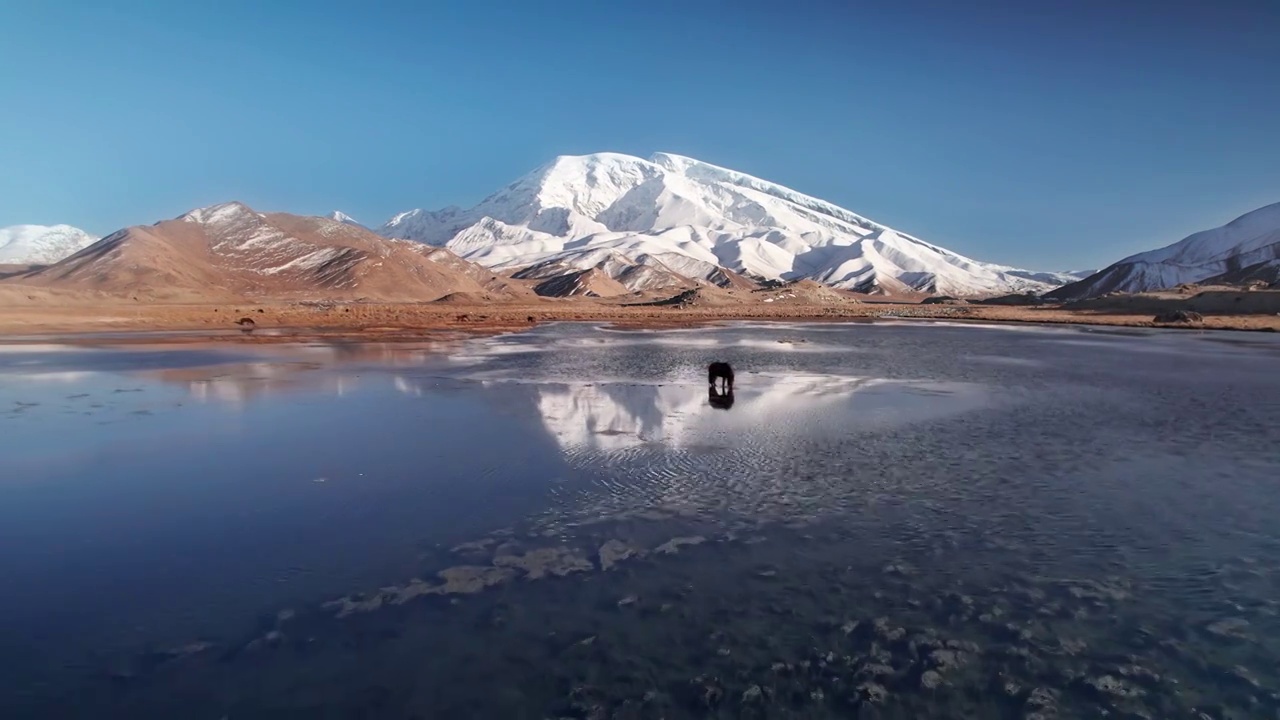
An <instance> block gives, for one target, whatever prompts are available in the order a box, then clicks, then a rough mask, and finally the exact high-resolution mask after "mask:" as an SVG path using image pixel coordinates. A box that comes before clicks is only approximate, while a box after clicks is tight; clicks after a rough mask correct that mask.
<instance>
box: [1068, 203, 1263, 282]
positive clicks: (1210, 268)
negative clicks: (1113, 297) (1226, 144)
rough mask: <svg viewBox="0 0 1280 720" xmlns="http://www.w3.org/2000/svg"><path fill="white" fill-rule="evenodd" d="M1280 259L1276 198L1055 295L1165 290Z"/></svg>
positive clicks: (1243, 273) (1251, 269)
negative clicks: (1251, 210)
mask: <svg viewBox="0 0 1280 720" xmlns="http://www.w3.org/2000/svg"><path fill="white" fill-rule="evenodd" d="M1278 263H1280V203H1275V204H1274V205H1267V206H1266V207H1263V208H1259V209H1257V210H1254V211H1253V212H1250V213H1246V214H1244V215H1241V216H1240V217H1238V218H1236V219H1235V220H1232V221H1231V222H1229V223H1227V224H1226V225H1223V226H1222V227H1218V228H1213V229H1212V230H1204V231H1202V232H1198V233H1195V234H1193V235H1190V236H1188V237H1186V238H1184V239H1182V240H1180V241H1178V242H1176V243H1174V244H1172V245H1169V246H1167V247H1163V248H1160V249H1159V250H1150V251H1148V252H1143V253H1138V254H1137V255H1132V256H1130V257H1127V258H1125V259H1123V260H1121V261H1120V262H1118V263H1116V264H1114V265H1111V266H1110V267H1107V268H1105V269H1103V270H1101V271H1099V272H1098V273H1095V274H1094V275H1092V276H1090V277H1088V278H1085V279H1084V280H1081V281H1080V282H1077V283H1073V284H1071V285H1067V286H1065V287H1062V288H1060V289H1058V290H1056V291H1054V292H1053V293H1051V296H1052V297H1054V298H1057V299H1060V300H1078V299H1082V298H1090V297H1097V296H1099V295H1105V294H1107V293H1109V292H1143V291H1147V290H1159V289H1162V288H1171V287H1175V286H1177V285H1181V284H1182V283H1196V282H1200V281H1202V280H1207V279H1209V278H1213V277H1215V276H1219V277H1230V276H1232V275H1241V276H1248V275H1249V274H1250V272H1254V273H1260V272H1262V271H1264V270H1265V269H1267V268H1274V267H1275V265H1277V264H1278ZM1273 272H1274V271H1273Z"/></svg>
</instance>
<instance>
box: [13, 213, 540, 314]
mask: <svg viewBox="0 0 1280 720" xmlns="http://www.w3.org/2000/svg"><path fill="white" fill-rule="evenodd" d="M6 282H20V283H22V284H26V285H34V286H46V287H52V288H73V289H78V290H93V291H99V292H106V293H114V294H128V295H133V296H135V297H141V296H146V297H149V298H159V299H173V298H202V299H203V298H241V297H295V298H308V297H323V298H325V299H376V300H384V301H423V300H431V299H434V298H439V297H442V296H445V295H448V294H452V293H459V292H464V293H472V294H474V295H476V296H477V297H491V296H495V295H496V296H499V297H501V296H507V295H510V296H528V295H531V293H530V292H529V291H527V290H526V289H525V288H523V287H520V286H518V285H512V284H510V283H507V282H505V281H504V280H502V279H501V278H499V277H497V276H496V275H494V274H493V273H491V272H489V271H487V270H485V269H483V268H480V267H478V266H476V265H474V264H473V263H468V262H466V261H463V260H461V259H460V258H457V257H456V256H454V255H453V254H452V253H450V252H448V251H447V250H444V249H441V248H434V247H430V246H425V245H422V244H418V243H410V242H404V241H397V240H390V239H387V238H383V237H381V236H379V235H376V234H374V233H372V232H370V231H369V230H366V229H364V228H362V227H359V226H358V225H353V224H350V223H344V222H339V221H336V220H332V219H328V218H322V217H308V216H298V215H290V214H287V213H271V214H264V213H259V212H257V211H255V210H253V209H252V208H250V207H248V206H247V205H244V204H243V203H240V202H228V203H221V204H218V205H211V206H209V207H205V208H198V209H195V210H191V211H189V212H187V213H184V214H183V215H180V216H178V217H177V218H174V219H171V220H163V221H160V222H157V223H155V224H153V225H147V226H141V225H139V226H133V227H128V228H124V229H121V230H118V231H116V232H114V233H112V234H110V235H108V236H107V237H105V238H103V239H101V240H99V241H98V242H96V243H94V244H92V245H90V246H88V247H86V248H84V249H82V250H80V251H79V252H77V253H75V254H74V255H71V256H70V257H68V258H65V259H63V260H62V261H60V262H58V263H55V264H53V265H50V266H48V267H45V268H42V269H38V270H34V271H31V272H28V273H25V274H23V275H21V276H18V277H16V278H10V279H8V280H6Z"/></svg>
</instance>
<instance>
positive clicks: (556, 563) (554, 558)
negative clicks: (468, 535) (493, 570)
mask: <svg viewBox="0 0 1280 720" xmlns="http://www.w3.org/2000/svg"><path fill="white" fill-rule="evenodd" d="M493 564H494V566H496V567H498V568H519V569H521V570H524V572H525V577H526V578H528V579H529V580H538V579H541V578H544V577H546V576H547V575H555V576H557V577H564V576H565V575H569V574H571V573H576V572H588V571H591V570H594V569H595V565H593V564H592V563H591V561H590V560H587V559H586V558H585V557H583V556H582V555H580V554H578V552H577V551H575V550H572V549H570V548H566V547H553V548H539V549H537V550H530V551H529V552H527V553H525V554H523V555H499V556H497V557H495V558H494V559H493Z"/></svg>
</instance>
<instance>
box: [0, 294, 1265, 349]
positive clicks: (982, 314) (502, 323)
mask: <svg viewBox="0 0 1280 720" xmlns="http://www.w3.org/2000/svg"><path fill="white" fill-rule="evenodd" d="M242 318H249V319H250V320H252V321H253V325H252V330H248V331H246V330H243V329H241V328H240V327H239V326H237V325H236V324H235V323H236V321H237V320H240V319H242ZM883 320H890V321H898V320H904V321H905V320H923V321H947V322H959V323H998V324H1006V323H1007V324H1036V325H1086V326H1101V327H1132V328H1150V329H1177V330H1234V331H1242V332H1280V316H1277V315H1264V314H1252V315H1205V316H1204V319H1203V321H1202V322H1196V323H1156V322H1153V321H1152V319H1151V316H1150V315H1146V314H1142V315H1139V314H1135V313H1124V312H1116V311H1109V312H1108V311H1097V310H1066V309H1062V308H1060V307H1053V306H1048V307H1045V306H1040V307H1010V306H990V305H920V304H907V303H860V304H850V305H834V306H829V305H809V304H794V305H780V306H760V305H751V306H741V305H729V306H712V307H694V308H675V307H653V306H624V305H611V304H605V303H595V302H590V301H575V302H573V303H572V304H570V303H547V304H538V305H506V304H488V305H444V304H440V303H421V304H391V303H387V304H366V303H347V304H332V305H319V306H318V305H314V304H302V303H284V302H272V303H261V304H250V303H240V304H236V303H221V304H192V305H176V304H174V305H158V304H157V305H138V306H135V305H125V304H105V305H100V306H96V307H86V306H80V307H77V306H69V305H62V306H53V307H32V306H27V307H21V306H19V307H8V308H0V343H3V344H32V343H40V342H48V341H50V340H51V339H57V338H66V337H67V336H74V337H72V338H71V340H72V341H74V342H78V343H84V342H95V341H113V342H156V343H185V342H192V343H195V342H207V341H215V340H216V341H230V342H247V343H286V342H314V341H347V342H413V341H423V340H441V339H450V338H456V337H468V336H475V335H491V334H501V333H505V332H516V331H520V330H527V329H529V328H533V327H537V326H538V325H542V324H545V323H549V322H592V323H606V324H608V325H610V326H613V327H616V328H619V329H628V330H645V329H672V328H695V327H702V326H707V325H713V324H719V323H726V322H817V323H830V322H839V323H856V322H875V321H883ZM119 336H123V337H119Z"/></svg>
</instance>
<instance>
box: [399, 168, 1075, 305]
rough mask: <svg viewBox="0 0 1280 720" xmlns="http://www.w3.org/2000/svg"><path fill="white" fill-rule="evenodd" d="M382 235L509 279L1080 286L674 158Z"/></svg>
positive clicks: (515, 195)
mask: <svg viewBox="0 0 1280 720" xmlns="http://www.w3.org/2000/svg"><path fill="white" fill-rule="evenodd" d="M378 232H379V233H380V234H382V235H385V236H387V237H392V238H403V239H410V240H417V241H420V242H424V243H427V244H430V245H438V246H444V247H447V248H449V249H450V250H453V251H454V252H455V253H457V254H459V255H461V256H462V257H465V258H467V259H469V260H473V261H475V262H478V263H480V264H483V265H486V266H488V267H491V268H501V269H514V268H524V267H529V266H531V265H536V264H539V263H543V262H546V261H548V260H555V259H570V258H572V254H573V253H579V254H580V253H582V252H583V251H586V250H608V251H612V252H615V253H617V254H619V255H621V256H624V257H626V258H629V259H631V260H632V261H635V260H636V259H637V258H639V257H641V256H650V257H654V258H660V259H661V260H662V263H663V264H664V265H666V266H667V267H668V268H672V269H676V268H675V267H674V266H675V265H678V264H680V263H686V262H687V263H691V265H690V267H696V268H698V274H699V275H704V274H708V273H709V272H711V271H710V270H708V269H707V268H716V267H724V268H728V269H730V270H733V271H736V272H739V273H743V274H745V275H749V276H753V277H756V278H761V279H782V280H793V279H799V278H812V279H815V280H818V281H819V282H823V283H826V284H829V285H832V286H835V287H840V288H847V289H853V290H861V291H875V290H880V291H891V290H920V291H933V292H942V293H948V294H957V295H975V294H991V293H1007V292H1025V291H1037V292H1042V291H1045V290H1048V289H1050V288H1052V287H1056V286H1058V285H1060V284H1062V282H1066V281H1067V280H1066V279H1064V278H1060V277H1056V276H1046V275H1045V274H1041V273H1032V272H1030V271H1025V270H1018V269H1017V268H1010V267H1005V266H1001V265H993V264H989V263H983V262H978V261H976V260H971V259H969V258H967V257H964V256H962V255H958V254H956V253H953V252H951V251H949V250H946V249H943V248H940V247H938V246H936V245H931V244H929V243H927V242H924V241H923V240H920V239H918V238H915V237H912V236H910V235H907V234H905V233H901V232H898V231H896V230H894V229H893V228H890V227H888V226H885V225H882V224H880V223H877V222H873V221H872V220H869V219H867V218H865V217H863V216H861V215H858V214H857V213H854V212H851V211H849V210H845V209H844V208H841V207H837V206H836V205H833V204H831V203H828V202H825V201H823V200H819V199H817V198H813V197H810V196H808V195H804V194H802V193H799V192H796V191H794V190H790V189H788V188H785V187H783V186H781V185H777V184H775V183H771V182H768V181H766V180H761V179H759V178H755V177H752V176H750V175H746V174H743V173H740V172H736V171H733V170H728V169H725V168H722V167H717V166H715V165H710V164H708V163H704V162H700V161H698V160H693V159H691V158H686V157H681V156H678V155H671V154H668V153H658V154H656V155H654V156H653V157H651V158H649V159H648V160H644V159H641V158H638V157H632V156H629V155H620V154H615V153H599V154H594V155H583V156H565V157H559V158H556V159H555V160H554V161H552V162H551V163H549V164H547V165H545V166H543V167H541V168H538V169H537V170H535V171H534V172H532V173H530V174H529V175H526V176H525V177H523V178H521V179H519V180H517V181H516V182H514V183H512V184H511V185H508V186H507V187H506V188H503V189H502V190H500V191H498V192H497V193H495V194H493V195H491V196H489V197H488V198H486V199H485V200H483V201H482V202H481V203H480V204H478V205H476V206H475V207H473V208H471V209H468V210H463V209H461V208H458V207H449V208H445V209H444V210H439V211H434V212H432V211H426V210H410V211H408V212H404V213H400V214H399V215H396V216H395V217H393V218H391V220H389V221H388V222H387V223H386V224H385V225H383V226H382V227H381V228H380V229H379V230H378ZM582 257H583V258H584V261H592V260H593V259H594V258H593V257H592V256H590V255H586V256H582ZM593 266H594V263H593ZM575 267H578V268H579V269H583V270H585V269H588V268H587V267H584V266H581V265H575Z"/></svg>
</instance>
